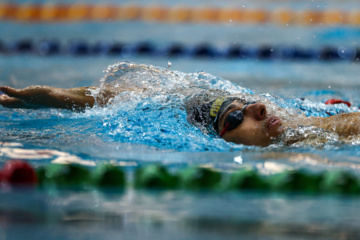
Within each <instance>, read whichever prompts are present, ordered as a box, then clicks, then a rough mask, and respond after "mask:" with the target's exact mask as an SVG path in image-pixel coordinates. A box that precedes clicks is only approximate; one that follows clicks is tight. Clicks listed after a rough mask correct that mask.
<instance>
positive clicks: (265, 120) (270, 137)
mask: <svg viewBox="0 0 360 240" xmlns="http://www.w3.org/2000/svg"><path fill="white" fill-rule="evenodd" d="M244 105H245V104H244V103H243V102H241V101H239V100H235V101H234V102H232V103H231V104H229V105H228V106H227V107H226V108H225V110H224V111H223V112H222V114H221V115H220V116H219V133H220V132H222V130H223V129H224V123H225V119H226V118H227V116H228V114H229V113H231V112H233V111H237V110H241V109H243V107H244ZM243 114H244V119H243V121H242V123H241V124H240V125H239V126H237V127H236V128H234V129H232V130H229V131H225V133H224V134H223V135H222V138H223V139H224V140H226V141H228V142H234V143H238V144H245V145H256V146H268V145H270V144H271V143H273V142H274V141H275V139H276V138H277V137H278V136H279V135H280V134H281V133H282V131H283V129H282V127H281V126H282V122H281V120H280V119H279V118H278V117H276V116H274V115H269V114H268V113H267V110H266V106H265V105H264V104H263V103H252V104H249V105H247V106H246V107H245V109H244V111H243Z"/></svg>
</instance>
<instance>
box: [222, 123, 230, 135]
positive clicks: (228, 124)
mask: <svg viewBox="0 0 360 240" xmlns="http://www.w3.org/2000/svg"><path fill="white" fill-rule="evenodd" d="M229 127H230V123H227V124H226V125H225V127H224V128H223V130H222V131H221V133H220V134H219V136H220V137H222V136H223V135H224V134H225V133H226V131H227V129H228V128H229Z"/></svg>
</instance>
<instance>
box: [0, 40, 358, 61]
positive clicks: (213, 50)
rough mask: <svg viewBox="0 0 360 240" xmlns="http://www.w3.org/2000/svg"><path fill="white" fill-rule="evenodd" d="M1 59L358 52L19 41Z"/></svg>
mask: <svg viewBox="0 0 360 240" xmlns="http://www.w3.org/2000/svg"><path fill="white" fill-rule="evenodd" d="M0 54H2V55H5V56H6V55H22V54H30V55H35V56H36V55H38V56H56V55H63V56H66V55H68V56H69V55H70V56H83V57H86V56H116V57H124V58H128V57H134V56H144V57H154V58H155V57H163V58H203V59H245V60H247V59H257V60H284V61H291V60H299V61H355V62H358V61H359V59H360V48H357V47H344V46H339V47H336V46H323V47H317V48H304V47H299V46H271V45H268V44H264V45H260V46H250V45H246V44H244V45H242V44H230V45H228V46H221V47H219V46H215V45H213V44H211V43H197V44H194V45H185V44H181V43H168V44H156V43H153V42H149V41H144V42H137V43H123V42H116V41H99V42H87V41H82V40H69V41H67V42H62V41H60V40H56V39H43V40H31V39H19V40H15V41H12V42H8V43H5V42H2V41H1V40H0Z"/></svg>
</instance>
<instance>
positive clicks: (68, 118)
mask: <svg viewBox="0 0 360 240" xmlns="http://www.w3.org/2000/svg"><path fill="white" fill-rule="evenodd" d="M54 26H56V29H54ZM0 27H1V29H3V30H4V31H6V32H7V35H6V36H4V37H3V38H4V39H3V40H4V41H6V42H14V41H15V40H18V39H24V38H31V39H34V40H41V39H43V38H55V39H59V40H61V41H63V42H67V41H69V40H73V39H79V38H81V39H87V40H88V42H96V41H99V40H102V41H104V40H108V41H112V40H118V41H124V42H130V43H132V42H137V40H138V38H139V33H138V32H141V38H142V39H144V40H146V41H150V42H153V43H154V44H158V45H161V44H166V43H169V42H179V41H181V42H183V43H185V44H187V45H193V44H195V43H199V42H205V41H206V42H209V41H208V39H211V43H212V44H214V45H217V46H224V45H227V44H229V43H230V42H238V43H242V44H246V45H255V46H256V45H260V44H271V45H274V46H278V45H282V44H284V43H286V44H290V45H291V44H296V45H301V46H303V47H310V48H315V47H319V46H323V45H333V46H352V47H357V46H358V42H357V37H358V36H359V31H358V30H357V29H356V28H352V27H347V26H337V27H304V26H295V27H291V29H290V28H288V27H279V26H272V25H271V26H262V25H261V26H259V25H254V26H247V25H244V26H241V27H239V26H234V25H220V26H219V25H209V24H195V25H192V26H189V25H179V26H178V27H177V28H176V29H173V25H170V24H160V25H159V24H154V23H142V22H126V23H109V24H103V23H102V24H99V23H78V24H73V25H68V24H55V25H53V24H30V25H29V24H19V23H3V24H1V26H0ZM94 32H97V33H98V34H96V35H94V34H93V33H94ZM214 32H216V33H218V34H216V35H215V36H214ZM169 33H172V34H169ZM194 33H201V34H194ZM278 36H283V37H282V39H279V38H278ZM89 39H90V40H89ZM124 60H127V61H131V62H138V63H142V64H146V65H147V66H148V65H149V64H152V65H154V66H160V67H163V68H165V69H166V68H167V67H168V61H171V70H174V71H179V72H176V74H177V75H178V76H182V75H183V74H185V75H186V74H188V75H186V76H191V77H193V79H203V80H205V81H206V82H207V84H214V83H215V84H220V85H225V86H226V87H230V88H232V87H234V86H233V85H232V84H231V83H229V82H227V81H225V80H223V79H228V80H231V82H233V83H235V84H236V85H239V86H241V87H244V88H248V89H250V90H253V91H255V92H256V93H261V92H265V93H271V94H272V95H276V96H279V97H281V98H283V99H285V100H286V101H289V104H293V102H291V101H292V100H293V99H296V98H305V102H303V103H302V104H304V105H303V106H304V108H305V109H307V110H308V111H309V114H318V113H320V114H321V113H323V112H324V111H326V110H329V109H332V110H334V111H340V110H345V111H350V110H349V109H347V108H344V107H343V106H325V105H323V104H322V103H323V102H324V101H325V100H326V99H329V98H341V99H344V100H348V101H350V102H351V103H352V104H353V106H355V107H356V106H359V105H360V98H359V97H358V94H357V91H358V89H357V88H358V81H357V77H358V75H359V67H358V63H357V62H353V61H315V60H311V61H282V60H276V59H270V60H258V59H250V60H244V59H223V58H220V59H216V58H215V59H206V58H205V59H204V58H200V59H198V58H191V57H175V58H163V57H154V56H134V55H126V54H125V55H119V56H115V57H114V56H112V57H109V56H99V55H96V56H85V57H84V56H82V57H81V56H80V57H74V56H73V55H71V54H63V55H61V54H59V55H56V56H50V57H45V56H38V55H35V54H29V53H27V54H8V55H1V56H0V64H1V65H0V66H1V79H2V82H1V85H11V86H14V87H25V86H27V85H29V84H47V85H52V86H56V87H76V86H84V85H95V86H96V85H99V80H100V79H101V77H102V76H103V75H104V73H103V70H104V69H106V68H107V67H108V65H111V64H114V63H115V62H116V61H124ZM199 70H203V71H204V72H205V73H201V72H199ZM147 76H149V75H147ZM168 78H169V76H168V75H166V74H163V75H161V74H160V78H158V79H160V80H163V81H164V82H162V83H163V85H164V86H163V87H165V88H167V87H169V89H167V92H166V93H167V94H168V95H169V93H170V92H171V87H173V85H174V84H179V85H182V84H185V83H184V82H179V83H178V82H176V81H174V80H169V79H168ZM158 79H155V80H158ZM164 79H165V80H164ZM181 79H182V80H183V78H181ZM147 80H149V79H147ZM150 80H151V79H150ZM250 90H245V91H250ZM122 97H124V98H125V99H126V97H128V96H122ZM133 97H134V96H133ZM171 97H172V96H171V95H170V98H171ZM127 100H128V101H129V102H128V104H127V105H125V106H120V107H119V106H118V107H116V106H115V107H108V108H105V109H99V108H95V109H92V110H88V111H86V112H85V113H73V112H70V111H66V110H57V109H51V110H48V109H45V110H36V111H34V110H16V109H15V110H14V109H12V110H10V109H5V108H2V107H1V108H0V116H1V119H0V126H1V129H2V131H3V134H2V137H1V138H0V139H1V140H0V141H1V142H2V144H1V163H2V164H3V163H4V162H5V161H6V160H8V159H14V158H15V159H25V160H28V161H30V163H31V164H33V165H34V166H39V165H48V164H50V163H52V162H53V163H69V162H75V163H80V164H84V165H89V166H94V165H97V164H100V163H103V162H110V163H114V164H118V165H121V166H125V167H128V168H136V167H137V166H139V165H144V164H147V163H161V164H162V165H164V166H167V167H168V168H169V169H171V170H173V171H176V170H177V169H179V168H182V167H185V166H188V165H190V166H193V165H201V166H206V167H209V168H213V169H218V170H222V171H233V170H235V169H238V168H243V167H254V168H256V169H258V170H259V171H260V172H261V173H263V174H270V173H276V172H280V171H284V170H286V169H293V168H295V169H306V170H310V171H321V170H324V169H333V170H335V169H346V170H347V171H351V172H353V173H355V174H358V168H359V146H358V144H342V143H338V142H333V143H329V144H325V145H321V146H317V147H313V146H309V145H305V146H293V147H283V146H272V147H268V148H258V147H245V146H239V145H234V144H230V143H226V142H224V141H222V140H221V139H216V138H213V137H209V136H206V135H203V134H202V133H201V132H200V131H199V130H197V129H196V128H194V127H192V126H190V125H188V124H187V123H186V119H185V117H186V116H185V113H184V110H183V109H181V108H177V107H176V106H173V105H171V104H175V105H176V103H178V101H179V99H178V98H173V99H170V100H172V101H166V100H167V98H165V96H163V95H161V94H159V95H153V96H151V97H148V98H145V100H144V97H143V98H140V99H135V100H134V101H132V100H131V99H127ZM140 100H144V101H140ZM169 102H170V104H168V103H169ZM147 109H150V110H152V111H149V113H147V114H146V115H144V114H142V113H143V112H144V111H146V110H147ZM160 109H161V111H160ZM324 109H326V110H324ZM351 111H356V109H351ZM124 118H126V119H127V123H126V124H127V125H125V122H124V121H123V119H124ZM155 120H156V121H155ZM153 122H156V124H155V125H154V124H152V123H153ZM129 123H130V124H129ZM129 126H130V127H129ZM175 126H176V127H175ZM178 126H180V127H178ZM179 135H180V136H179ZM25 199H26V200H25ZM1 201H2V204H1V205H2V206H3V207H1V213H2V215H3V218H2V219H4V220H3V221H2V222H1V223H2V224H1V226H0V230H2V232H3V233H2V234H3V235H0V237H2V236H4V239H7V238H21V234H20V233H19V232H21V231H20V230H23V231H30V233H31V234H32V236H29V237H30V238H33V239H35V238H38V237H39V236H41V235H43V234H46V235H48V236H49V238H53V239H59V238H69V239H70V238H74V237H77V238H87V239H96V238H97V237H98V236H101V237H103V238H113V237H116V236H119V234H122V236H126V238H129V239H138V238H154V237H157V238H160V239H161V238H163V239H168V238H169V236H172V237H173V238H176V239H186V238H197V239H203V238H207V239H209V238H210V239H212V238H213V239H216V238H217V237H219V235H217V234H219V233H220V234H222V236H226V237H228V238H229V239H232V238H235V237H237V236H238V235H243V236H244V237H246V238H249V239H250V238H253V237H261V238H270V239H272V238H274V239H275V238H276V237H278V238H284V239H299V238H303V237H309V238H310V237H313V238H320V239H322V238H323V239H329V238H337V237H338V236H340V235H341V236H343V237H344V238H345V239H348V238H356V236H358V235H359V232H358V230H357V229H356V227H357V226H358V224H359V223H358V220H357V216H358V214H357V205H358V202H359V200H358V198H357V197H348V198H340V197H337V196H303V195H300V196H298V195H290V196H289V195H286V194H284V195H266V194H258V193H247V194H246V193H243V194H230V193H228V194H217V193H204V194H200V193H199V194H198V193H185V192H181V191H180V192H177V191H165V192H146V191H144V192H141V191H131V190H130V191H128V192H126V193H122V194H119V193H114V194H108V195H106V194H104V193H101V192H97V191H91V192H72V191H63V192H62V191H52V192H46V193H44V192H41V191H40V192H31V191H29V192H10V193H6V192H5V191H4V192H2V193H1ZM330 209H331V210H330ZM119 226H120V227H121V230H119V229H118V228H119ZM19 229H20V230H19ZM30 229H31V230H30ZM79 229H81V231H79ZM212 229H216V230H217V231H212ZM333 229H339V232H340V233H338V232H335V231H334V230H333Z"/></svg>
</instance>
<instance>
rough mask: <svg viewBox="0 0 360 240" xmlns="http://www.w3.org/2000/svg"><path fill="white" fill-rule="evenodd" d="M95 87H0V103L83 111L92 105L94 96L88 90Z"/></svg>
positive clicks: (12, 105) (16, 106) (21, 106)
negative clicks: (1, 93) (0, 93)
mask: <svg viewBox="0 0 360 240" xmlns="http://www.w3.org/2000/svg"><path fill="white" fill-rule="evenodd" d="M92 89H96V87H79V88H69V89H62V88H54V87H50V86H40V85H34V86H29V87H27V88H24V89H15V88H11V87H0V91H1V92H3V93H4V94H3V95H0V104H1V105H2V106H4V107H8V108H35V109H36V108H63V109H69V110H73V111H83V110H85V108H86V107H93V105H94V103H95V98H94V97H92V96H90V90H92Z"/></svg>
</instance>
